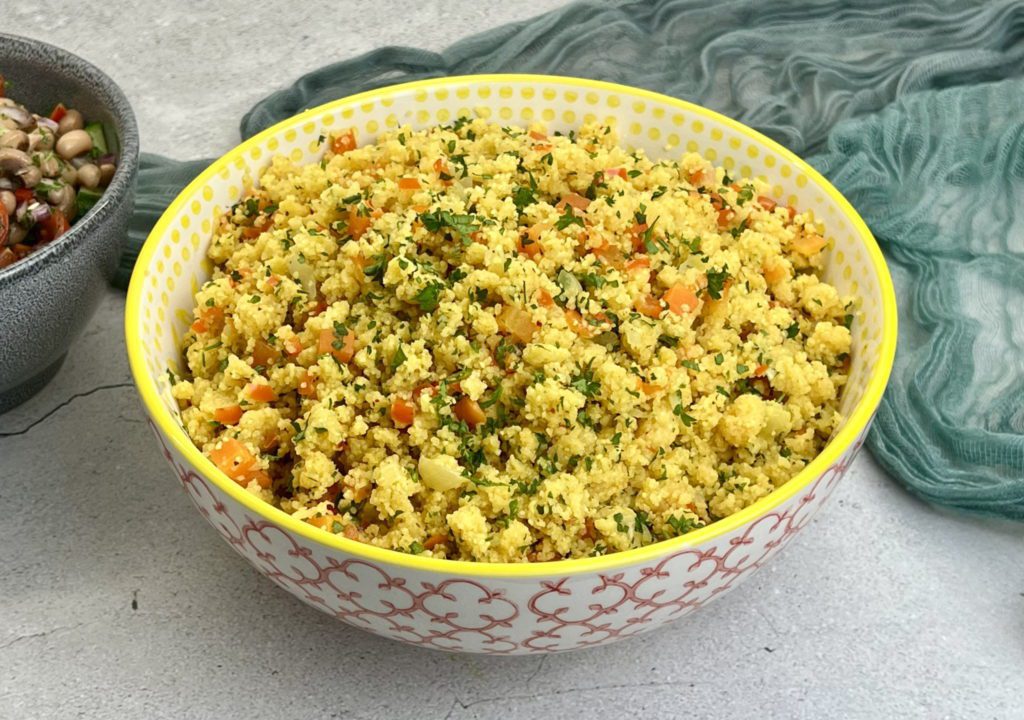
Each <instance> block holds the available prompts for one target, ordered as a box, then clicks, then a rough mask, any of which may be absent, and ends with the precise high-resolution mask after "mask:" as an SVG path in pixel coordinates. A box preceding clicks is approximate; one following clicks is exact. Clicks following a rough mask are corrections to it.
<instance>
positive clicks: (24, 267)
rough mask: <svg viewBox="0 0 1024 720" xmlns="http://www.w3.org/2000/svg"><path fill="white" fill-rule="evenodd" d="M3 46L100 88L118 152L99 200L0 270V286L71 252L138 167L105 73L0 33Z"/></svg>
mask: <svg viewBox="0 0 1024 720" xmlns="http://www.w3.org/2000/svg"><path fill="white" fill-rule="evenodd" d="M3 45H15V46H16V47H18V49H19V51H21V52H23V53H24V54H26V55H29V56H31V55H37V56H50V57H49V58H46V59H47V60H49V61H50V62H51V63H52V64H54V65H55V66H59V67H62V68H63V69H65V70H66V71H68V72H69V74H74V75H77V76H79V77H81V78H82V80H83V81H84V82H85V83H86V84H88V85H93V86H95V87H98V88H100V89H101V90H102V91H103V92H105V93H106V94H107V95H109V96H110V97H111V98H112V100H113V103H112V105H111V106H109V107H108V109H109V111H110V113H111V115H113V116H114V117H116V118H117V119H118V121H119V122H120V123H121V125H122V127H121V128H120V129H119V132H118V144H119V145H120V151H119V153H118V158H117V170H116V171H115V173H114V177H113V178H112V179H111V181H110V184H109V185H108V186H107V189H106V190H105V191H104V193H103V194H102V195H101V196H100V199H99V200H98V201H97V202H96V204H95V205H93V206H92V207H91V208H90V209H89V212H87V213H86V214H85V215H84V216H83V217H82V218H81V219H80V220H78V221H76V222H75V223H74V224H73V225H72V226H71V228H70V229H69V230H68V231H67V232H66V233H64V234H63V235H61V236H60V238H58V239H57V240H55V241H53V242H51V243H49V244H47V245H46V246H45V247H44V248H42V249H41V250H37V251H36V252H34V253H32V254H30V255H28V256H27V257H25V258H24V259H22V260H18V261H17V262H16V263H13V264H11V265H9V266H7V267H6V268H3V269H0V285H3V284H4V283H5V282H9V281H11V280H14V279H16V278H17V277H19V276H21V275H24V274H26V273H30V272H33V271H35V270H36V269H37V268H38V267H39V266H40V265H45V264H46V263H48V262H50V261H52V260H56V259H59V258H60V257H63V256H64V255H65V254H67V253H70V252H72V251H73V250H74V249H75V247H76V245H77V241H78V240H79V238H83V237H85V236H86V235H87V234H88V233H89V231H90V230H91V229H92V228H93V227H94V226H97V225H100V224H101V223H102V222H103V221H104V219H105V217H106V214H107V213H106V211H105V208H106V207H107V206H108V205H110V204H112V203H115V202H118V201H119V200H121V199H122V198H123V197H124V196H125V195H126V194H127V193H129V192H130V191H131V189H132V183H133V181H134V179H135V174H136V171H137V170H138V164H139V128H138V125H137V124H136V122H135V113H134V111H133V110H132V106H131V104H130V103H129V102H128V98H127V97H125V94H124V92H123V91H122V90H121V88H120V87H119V86H118V84H117V83H115V82H114V81H113V80H111V79H110V77H109V76H108V75H107V74H106V73H105V72H103V71H102V70H100V69H99V68H98V67H96V66H95V65H93V64H92V63H91V62H89V61H88V60H83V59H82V58H80V57H79V56H77V55H75V54H74V53H72V52H69V51H68V50H64V49H63V48H59V47H57V46H56V45H51V44H49V43H46V42H43V41H41V40H34V39H32V38H26V37H22V36H20V35H10V34H8V33H0V46H3ZM29 110H33V108H29Z"/></svg>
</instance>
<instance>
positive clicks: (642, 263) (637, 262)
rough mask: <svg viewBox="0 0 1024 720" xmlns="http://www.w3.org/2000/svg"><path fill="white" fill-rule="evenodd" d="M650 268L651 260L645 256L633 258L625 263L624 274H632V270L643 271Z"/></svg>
mask: <svg viewBox="0 0 1024 720" xmlns="http://www.w3.org/2000/svg"><path fill="white" fill-rule="evenodd" d="M650 266H651V259H650V258H649V257H647V256H646V255H641V256H640V257H636V258H633V259H632V260H630V261H629V262H628V263H626V272H633V271H634V270H644V269H646V268H649V267H650Z"/></svg>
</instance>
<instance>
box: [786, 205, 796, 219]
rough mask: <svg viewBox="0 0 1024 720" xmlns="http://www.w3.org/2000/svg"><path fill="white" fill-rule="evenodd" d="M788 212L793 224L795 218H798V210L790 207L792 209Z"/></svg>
mask: <svg viewBox="0 0 1024 720" xmlns="http://www.w3.org/2000/svg"><path fill="white" fill-rule="evenodd" d="M786 212H788V213H789V221H790V222H793V218H795V217H796V208H795V207H792V206H790V207H788V208H786Z"/></svg>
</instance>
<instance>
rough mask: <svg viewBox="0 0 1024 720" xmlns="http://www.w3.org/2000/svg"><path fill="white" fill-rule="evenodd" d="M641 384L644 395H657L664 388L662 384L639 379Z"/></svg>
mask: <svg viewBox="0 0 1024 720" xmlns="http://www.w3.org/2000/svg"><path fill="white" fill-rule="evenodd" d="M639 385H640V392H642V393H643V394H644V395H646V396H648V397H650V396H651V395H657V394H658V393H659V392H661V391H662V390H663V389H664V388H663V387H662V386H661V385H655V384H654V383H649V382H644V381H643V380H640V381H639Z"/></svg>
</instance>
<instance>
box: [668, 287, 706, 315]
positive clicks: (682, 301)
mask: <svg viewBox="0 0 1024 720" xmlns="http://www.w3.org/2000/svg"><path fill="white" fill-rule="evenodd" d="M661 299H662V300H664V301H665V303H666V304H667V305H668V309H669V310H671V311H672V312H674V313H675V314H676V315H682V314H683V313H684V312H687V311H689V312H693V311H694V310H696V309H697V306H698V305H700V300H698V299H697V293H695V292H694V291H693V290H691V289H690V288H688V287H686V286H685V285H673V286H672V287H670V288H669V289H668V290H666V291H665V294H664V295H662V296H661Z"/></svg>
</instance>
